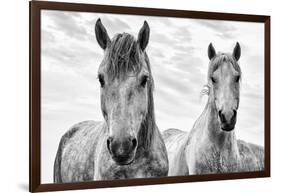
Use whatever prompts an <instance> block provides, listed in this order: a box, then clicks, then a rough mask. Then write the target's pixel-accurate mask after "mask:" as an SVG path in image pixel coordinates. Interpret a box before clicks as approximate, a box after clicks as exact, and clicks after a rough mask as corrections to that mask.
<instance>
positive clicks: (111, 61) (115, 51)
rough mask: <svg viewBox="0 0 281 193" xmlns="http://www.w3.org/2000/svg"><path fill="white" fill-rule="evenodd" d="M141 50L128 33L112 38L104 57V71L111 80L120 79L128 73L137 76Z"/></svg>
mask: <svg viewBox="0 0 281 193" xmlns="http://www.w3.org/2000/svg"><path fill="white" fill-rule="evenodd" d="M140 52H141V50H140V48H139V46H138V44H137V41H136V40H135V38H134V36H132V35H130V34H128V33H122V34H117V35H115V36H114V38H113V40H112V42H111V45H110V47H109V48H108V53H107V56H106V59H107V62H106V65H107V66H106V69H107V73H108V76H109V77H111V78H112V79H115V78H120V77H121V78H122V77H124V76H125V75H126V74H128V72H135V73H136V74H138V73H139V72H140V70H141V69H142V65H143V62H142V61H141V53H140Z"/></svg>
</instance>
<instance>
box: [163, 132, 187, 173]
mask: <svg viewBox="0 0 281 193" xmlns="http://www.w3.org/2000/svg"><path fill="white" fill-rule="evenodd" d="M162 136H163V139H164V142H165V145H166V148H167V152H168V159H169V174H168V175H169V176H180V175H187V174H188V167H187V162H186V155H185V153H186V152H185V149H186V145H187V139H188V133H187V132H184V131H181V130H179V129H167V130H165V131H164V132H163V134H162Z"/></svg>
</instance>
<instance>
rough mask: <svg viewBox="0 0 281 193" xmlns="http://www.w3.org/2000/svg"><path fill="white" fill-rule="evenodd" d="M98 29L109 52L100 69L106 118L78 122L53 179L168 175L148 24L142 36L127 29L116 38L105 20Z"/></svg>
mask: <svg viewBox="0 0 281 193" xmlns="http://www.w3.org/2000/svg"><path fill="white" fill-rule="evenodd" d="M95 31H96V38H97V42H98V44H99V45H100V47H101V48H102V49H103V50H104V59H103V61H102V62H101V65H100V67H99V71H98V79H99V82H100V92H101V111H102V114H103V117H104V121H103V122H95V121H84V122H81V123H78V124H76V125H74V126H73V127H72V128H71V129H70V130H69V131H67V132H66V134H65V135H64V136H63V137H62V138H61V141H60V144H59V147H58V151H57V155H56V159H55V164H54V182H55V183H65V182H81V181H91V180H113V179H125V178H145V177H159V176H166V175H167V174H168V156H167V151H166V148H165V144H164V141H163V139H162V136H161V134H160V132H159V130H158V128H157V125H156V123H155V116H154V102H153V77H152V73H151V69H150V63H149V59H148V56H147V54H146V51H145V48H146V46H147V44H148V41H149V32H150V30H149V26H148V24H147V22H144V25H143V27H142V28H141V30H140V32H139V35H138V39H137V40H136V39H135V38H134V37H133V36H132V35H130V34H128V33H122V34H116V35H115V36H114V37H113V39H112V40H111V39H110V38H109V36H108V34H107V31H106V29H105V27H104V26H103V25H102V23H101V20H100V19H98V21H97V23H96V28H95Z"/></svg>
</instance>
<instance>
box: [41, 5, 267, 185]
mask: <svg viewBox="0 0 281 193" xmlns="http://www.w3.org/2000/svg"><path fill="white" fill-rule="evenodd" d="M99 17H100V18H101V20H102V23H103V24H104V26H105V27H106V29H107V31H108V33H109V35H110V37H113V36H114V34H116V33H122V32H128V33H131V34H133V35H134V36H135V37H136V35H137V34H138V32H139V29H140V28H141V26H142V25H143V22H144V20H146V21H147V22H148V24H149V26H150V30H151V31H150V41H149V44H148V47H147V53H148V56H149V58H150V62H151V68H152V73H153V77H154V80H155V92H154V102H155V110H156V112H155V114H156V122H157V125H158V127H159V129H160V130H161V131H163V130H165V129H167V128H171V127H173V128H178V129H181V130H185V131H189V130H190V129H191V128H192V125H193V123H194V121H195V120H196V119H197V118H198V117H199V115H200V114H201V112H202V111H203V108H204V106H205V103H206V100H207V97H204V98H201V99H200V91H201V89H202V88H203V85H204V84H206V79H207V69H208V62H209V60H208V57H207V47H208V45H209V43H210V42H212V43H213V45H214V47H215V49H216V50H217V51H221V52H232V50H233V47H234V45H235V43H236V41H239V43H240V45H241V48H242V54H241V59H240V66H241V69H242V74H243V77H242V87H241V99H240V100H241V103H240V107H239V110H238V120H237V124H236V133H237V136H238V138H240V139H244V140H246V141H249V142H253V143H256V144H260V145H263V137H264V119H263V117H264V102H263V99H264V95H263V92H264V78H263V74H264V68H263V65H264V54H263V48H264V39H263V35H264V34H263V30H264V27H263V24H260V23H248V22H229V21H227V22H226V21H214V20H199V19H182V18H165V17H147V16H130V15H116V14H97V13H79V12H66V11H47V10H44V11H42V17H41V19H42V21H41V23H42V24H41V27H42V29H41V35H42V40H41V41H42V43H41V44H42V47H41V49H42V50H41V53H42V58H41V66H42V72H41V77H42V91H41V93H42V128H41V129H42V131H41V135H42V136H41V142H42V146H41V148H42V149H41V152H42V153H41V157H42V163H41V164H42V168H41V175H42V176H41V179H42V182H43V183H52V178H53V164H54V159H55V155H56V151H57V147H58V144H59V140H60V138H61V136H62V135H63V134H64V133H65V132H66V131H67V130H68V129H69V128H70V127H71V126H72V125H73V124H75V123H77V122H80V121H84V120H100V121H102V120H103V117H102V114H101V110H100V99H99V83H98V80H97V69H98V67H99V64H100V62H101V60H102V58H103V50H102V49H101V48H100V47H99V46H98V44H97V42H96V38H95V33H94V27H95V22H96V20H97V19H98V18H99Z"/></svg>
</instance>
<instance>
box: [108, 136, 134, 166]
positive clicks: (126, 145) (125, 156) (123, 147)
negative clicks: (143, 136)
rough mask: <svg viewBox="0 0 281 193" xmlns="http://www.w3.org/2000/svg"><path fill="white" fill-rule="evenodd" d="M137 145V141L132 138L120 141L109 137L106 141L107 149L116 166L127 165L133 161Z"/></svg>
mask: <svg viewBox="0 0 281 193" xmlns="http://www.w3.org/2000/svg"><path fill="white" fill-rule="evenodd" d="M137 143H138V142H137V139H136V138H134V137H128V138H125V139H122V140H118V139H114V138H113V137H109V138H108V139H107V149H108V151H109V153H110V155H111V157H112V159H113V160H114V161H115V162H116V163H117V164H119V165H128V164H130V163H132V162H133V161H134V158H135V153H136V148H137Z"/></svg>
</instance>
